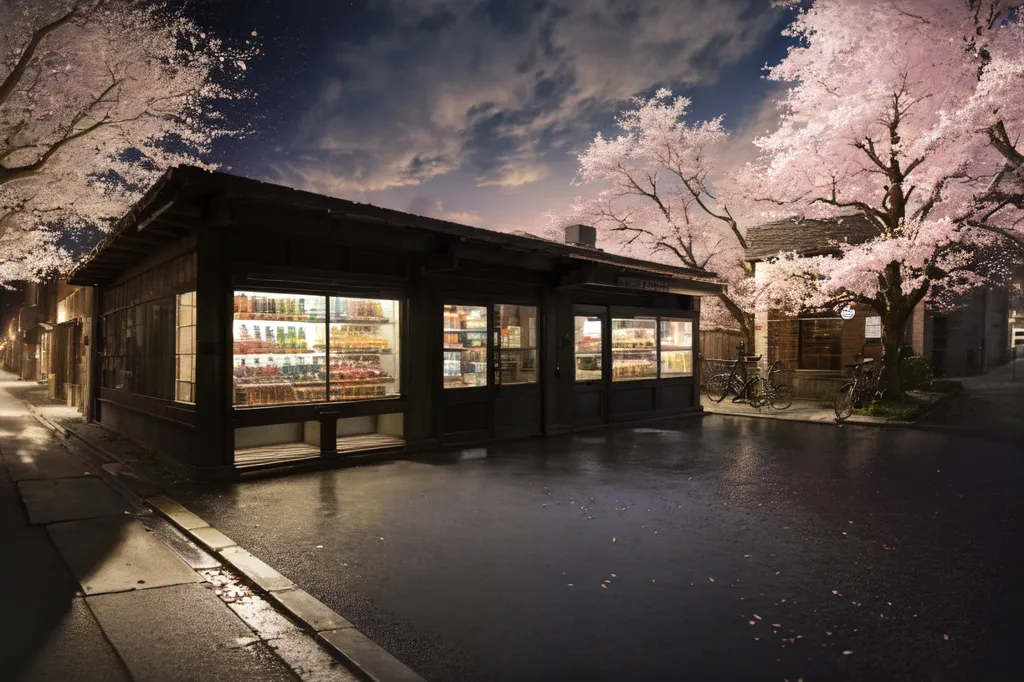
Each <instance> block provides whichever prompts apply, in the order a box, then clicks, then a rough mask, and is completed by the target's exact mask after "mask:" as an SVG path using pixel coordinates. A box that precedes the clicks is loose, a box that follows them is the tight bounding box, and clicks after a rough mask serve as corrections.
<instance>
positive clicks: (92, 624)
mask: <svg viewBox="0 0 1024 682" xmlns="http://www.w3.org/2000/svg"><path fill="white" fill-rule="evenodd" d="M27 653H28V661H27V664H26V665H25V666H24V667H23V668H22V669H21V672H20V673H13V670H12V669H10V668H8V669H6V670H7V674H12V673H13V675H12V678H9V679H14V680H17V681H18V682H52V681H53V680H77V681H80V682H108V681H109V682H120V681H121V680H124V681H125V682H128V681H129V680H131V677H130V676H129V675H128V670H127V668H125V666H124V663H122V662H121V659H120V657H119V656H118V655H117V652H116V651H114V648H113V647H112V646H110V642H109V641H107V638H106V637H104V636H103V630H101V629H100V626H99V623H97V622H96V618H95V617H94V616H93V615H92V611H90V610H89V607H88V606H87V605H86V603H85V600H84V599H82V598H78V599H73V600H72V601H71V604H70V608H69V609H68V611H67V613H65V614H64V617H63V618H61V619H60V621H59V622H57V623H56V624H55V626H54V628H53V630H52V631H51V632H50V634H49V637H48V638H47V639H46V641H45V642H43V643H41V645H40V646H39V647H38V648H35V649H33V650H32V651H31V652H27Z"/></svg>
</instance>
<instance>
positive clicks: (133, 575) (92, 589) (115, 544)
mask: <svg viewBox="0 0 1024 682" xmlns="http://www.w3.org/2000/svg"><path fill="white" fill-rule="evenodd" d="M47 530H48V531H49V532H50V537H51V538H53V542H54V544H55V545H57V550H58V551H59V552H60V553H61V555H62V556H63V557H64V560H65V561H66V562H67V564H68V566H70V567H71V572H72V573H73V574H74V576H75V577H76V578H77V579H78V582H79V583H80V584H81V585H82V589H83V591H84V592H85V593H86V594H87V595H90V594H100V593H104V592H123V591H126V590H144V589H148V588H153V587H161V586H166V585H179V584H182V583H195V582H199V581H201V580H202V577H201V576H200V575H199V574H198V573H196V572H195V571H193V570H192V569H191V568H189V566H188V564H186V563H185V562H184V561H182V560H181V558H179V557H178V555H177V554H175V553H174V552H173V551H171V549H170V548H169V547H168V546H167V545H165V544H164V543H163V542H162V541H161V540H160V539H159V538H158V537H156V536H155V535H154V534H153V533H151V532H150V531H148V530H147V529H146V527H145V526H143V525H142V524H141V523H139V522H138V521H137V520H135V519H134V518H131V517H126V516H116V517H107V518H99V519H86V520H83V521H71V522H67V523H55V524H53V525H51V526H49V527H48V528H47Z"/></svg>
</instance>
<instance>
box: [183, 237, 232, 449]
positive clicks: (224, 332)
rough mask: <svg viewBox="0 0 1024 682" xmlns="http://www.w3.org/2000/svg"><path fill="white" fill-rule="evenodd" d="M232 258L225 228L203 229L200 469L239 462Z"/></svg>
mask: <svg viewBox="0 0 1024 682" xmlns="http://www.w3.org/2000/svg"><path fill="white" fill-rule="evenodd" d="M230 263H231V254H230V247H229V240H228V235H227V233H226V230H224V229H223V228H220V227H215V226H204V227H203V229H200V230H198V250H197V268H196V386H195V401H196V431H195V432H196V436H197V437H196V439H195V444H196V453H195V456H194V460H193V461H192V462H191V463H192V464H193V465H195V466H197V467H217V466H229V465H231V464H233V462H234V455H233V452H234V431H233V429H232V423H231V381H230V362H231V348H232V345H231V336H230V333H231V326H230V325H231V320H232V288H231V268H230V267H229V264H230Z"/></svg>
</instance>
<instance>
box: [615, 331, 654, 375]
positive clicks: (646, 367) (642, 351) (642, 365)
mask: <svg viewBox="0 0 1024 682" xmlns="http://www.w3.org/2000/svg"><path fill="white" fill-rule="evenodd" d="M657 376H658V321H657V319H656V318H653V317H650V318H646V317H636V318H618V319H616V318H613V319H612V381H637V380H640V379H655V378H657Z"/></svg>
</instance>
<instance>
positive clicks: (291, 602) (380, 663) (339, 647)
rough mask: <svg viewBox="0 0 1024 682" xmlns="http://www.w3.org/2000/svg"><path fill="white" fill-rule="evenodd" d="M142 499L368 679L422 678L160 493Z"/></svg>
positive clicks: (418, 681) (416, 681) (413, 681)
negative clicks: (245, 579) (254, 586)
mask: <svg viewBox="0 0 1024 682" xmlns="http://www.w3.org/2000/svg"><path fill="white" fill-rule="evenodd" d="M146 502H147V503H148V504H149V505H150V506H152V507H153V509H154V510H156V511H157V512H158V513H160V515H162V516H163V517H164V518H166V519H167V520H168V521H170V522H171V523H172V524H174V525H175V526H176V527H177V528H178V529H179V530H180V531H181V532H183V533H185V535H186V536H188V537H189V539H191V540H193V541H194V542H196V543H198V544H199V545H200V546H202V547H203V548H205V549H207V550H209V551H210V552H212V553H213V555H214V556H216V557H218V558H219V559H220V560H221V561H223V562H224V564H226V565H227V566H230V567H231V568H233V569H235V570H236V571H238V572H239V573H241V574H242V575H244V576H245V577H246V578H247V579H248V580H249V581H250V582H252V583H253V584H254V585H256V586H257V587H259V588H260V590H261V591H262V592H263V593H264V594H265V595H266V597H267V598H268V599H269V600H270V601H271V602H273V604H274V605H275V606H276V607H277V608H279V609H280V610H282V611H284V612H285V613H287V614H288V615H289V616H290V617H291V618H292V619H293V620H294V621H295V622H296V623H298V624H299V625H301V626H302V627H303V628H304V629H305V630H306V631H307V632H309V633H310V634H312V635H314V636H315V638H316V640H317V642H318V643H319V644H320V645H321V646H323V647H324V648H325V649H327V650H328V651H330V652H331V653H332V654H334V655H335V656H336V657H337V658H340V659H342V660H343V661H345V662H346V663H348V664H349V666H351V667H352V668H354V669H355V670H357V671H359V672H360V673H362V674H363V675H364V676H365V677H366V678H368V679H369V680H372V682H425V681H424V680H423V678H422V677H420V676H419V675H417V674H416V673H415V672H413V670H412V669H411V668H409V667H408V666H406V665H405V664H404V663H402V662H401V661H399V660H398V659H397V658H395V657H394V656H392V655H391V654H389V653H388V652H387V651H385V650H384V649H383V648H381V647H380V646H379V645H377V644H375V643H374V642H373V641H372V640H370V638H368V637H367V636H366V635H364V634H363V633H361V632H359V630H357V629H356V628H355V626H353V625H352V623H350V622H348V621H347V620H345V619H344V618H342V617H341V616H340V615H338V614H337V613H335V612H334V611H333V610H331V608H330V607H328V606H327V605H326V604H324V603H323V602H321V601H319V600H318V599H316V598H315V597H313V595H311V594H309V593H308V592H306V591H305V590H302V589H300V588H299V587H297V586H296V585H295V583H293V582H292V581H291V580H289V579H288V578H286V577H285V576H284V575H282V574H281V573H278V572H277V571H276V570H274V569H273V568H272V567H270V566H268V565H267V564H266V563H264V562H263V561H261V560H260V559H258V558H257V557H255V556H253V555H252V554H250V553H249V552H247V551H246V550H244V549H242V548H241V547H239V546H238V545H237V544H235V542H234V540H232V539H231V538H229V537H227V536H226V535H224V534H223V533H221V532H220V531H218V530H217V529H215V528H213V527H212V526H210V525H209V524H207V523H206V522H205V521H203V520H202V519H201V518H199V517H198V516H196V515H195V514H193V513H191V512H189V511H188V510H187V509H185V508H184V507H182V506H181V505H180V504H178V503H177V502H174V501H173V500H171V499H170V498H168V497H165V496H163V495H155V496H153V497H148V498H146Z"/></svg>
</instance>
